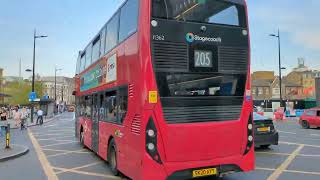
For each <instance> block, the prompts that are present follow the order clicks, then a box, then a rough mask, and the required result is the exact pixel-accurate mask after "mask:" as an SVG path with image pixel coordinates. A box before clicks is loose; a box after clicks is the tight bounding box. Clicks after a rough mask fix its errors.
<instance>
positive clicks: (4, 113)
mask: <svg viewBox="0 0 320 180" xmlns="http://www.w3.org/2000/svg"><path fill="white" fill-rule="evenodd" d="M0 116H1V121H6V120H7V118H8V114H7V111H6V110H5V109H4V108H2V109H1V115H0Z"/></svg>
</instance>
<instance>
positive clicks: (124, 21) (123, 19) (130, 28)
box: [119, 0, 139, 42]
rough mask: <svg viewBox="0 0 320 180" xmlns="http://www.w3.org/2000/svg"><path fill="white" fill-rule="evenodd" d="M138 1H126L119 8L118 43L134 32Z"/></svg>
mask: <svg viewBox="0 0 320 180" xmlns="http://www.w3.org/2000/svg"><path fill="white" fill-rule="evenodd" d="M138 10H139V3H138V0H128V1H127V2H126V4H125V5H124V6H123V7H122V8H121V15H120V30H119V42H121V41H123V40H125V39H126V38H127V37H129V36H130V35H131V34H132V33H134V32H136V30H137V26H138V13H139V11H138Z"/></svg>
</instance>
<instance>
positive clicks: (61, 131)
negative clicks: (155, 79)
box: [0, 113, 320, 180]
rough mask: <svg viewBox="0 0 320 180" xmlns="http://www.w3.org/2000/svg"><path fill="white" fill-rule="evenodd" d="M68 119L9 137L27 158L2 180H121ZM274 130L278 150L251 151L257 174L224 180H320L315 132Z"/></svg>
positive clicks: (285, 126) (5, 170)
mask: <svg viewBox="0 0 320 180" xmlns="http://www.w3.org/2000/svg"><path fill="white" fill-rule="evenodd" d="M71 117H72V115H71V114H70V113H66V114H63V115H61V116H60V118H58V119H57V120H54V121H52V122H49V123H47V124H45V125H43V126H37V127H32V128H29V129H28V131H19V130H15V131H13V133H14V134H13V137H14V138H13V140H12V141H13V142H14V143H19V144H24V145H27V146H29V147H30V152H29V153H28V154H27V155H25V156H23V157H21V158H18V159H15V160H11V161H8V162H5V163H0V177H1V179H10V180H19V179H21V177H27V179H33V180H42V179H47V178H46V177H50V178H58V179H60V180H73V179H78V180H85V179H92V180H96V179H97V180H100V179H108V180H114V179H117V180H118V179H125V178H120V177H114V176H112V175H110V174H111V173H110V171H109V168H108V166H107V164H106V163H105V162H104V161H103V160H101V159H100V158H99V157H97V156H96V155H95V154H93V153H92V152H91V151H89V150H87V149H84V148H82V147H81V145H80V144H79V143H78V140H77V139H76V138H75V137H74V121H73V120H72V118H71ZM275 125H276V128H277V129H278V131H279V133H280V144H279V145H278V146H271V148H270V149H256V170H255V171H253V172H250V173H236V174H232V175H228V176H226V177H224V178H222V179H223V180H238V179H240V180H257V179H268V178H269V179H280V180H295V179H297V180H298V179H302V178H303V179H304V180H313V179H314V180H318V179H320V166H319V162H320V129H302V128H300V127H299V125H298V124H297V123H296V121H295V120H293V119H291V120H288V121H286V122H276V123H275ZM207 179H208V178H207ZM211 179H212V178H211ZM213 179H215V178H213Z"/></svg>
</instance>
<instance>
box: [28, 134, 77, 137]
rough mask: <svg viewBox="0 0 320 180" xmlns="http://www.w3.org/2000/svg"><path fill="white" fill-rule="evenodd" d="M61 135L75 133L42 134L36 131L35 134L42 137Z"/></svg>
mask: <svg viewBox="0 0 320 180" xmlns="http://www.w3.org/2000/svg"><path fill="white" fill-rule="evenodd" d="M60 135H70V136H71V135H73V136H74V133H72V134H70V133H54V134H44V133H43V134H42V133H41V134H40V133H35V134H34V136H35V137H42V136H60Z"/></svg>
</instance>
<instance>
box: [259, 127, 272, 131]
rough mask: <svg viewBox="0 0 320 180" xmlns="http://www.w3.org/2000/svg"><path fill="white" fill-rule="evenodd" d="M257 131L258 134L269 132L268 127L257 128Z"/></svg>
mask: <svg viewBox="0 0 320 180" xmlns="http://www.w3.org/2000/svg"><path fill="white" fill-rule="evenodd" d="M258 131H259V132H269V131H270V127H261V128H258Z"/></svg>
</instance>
